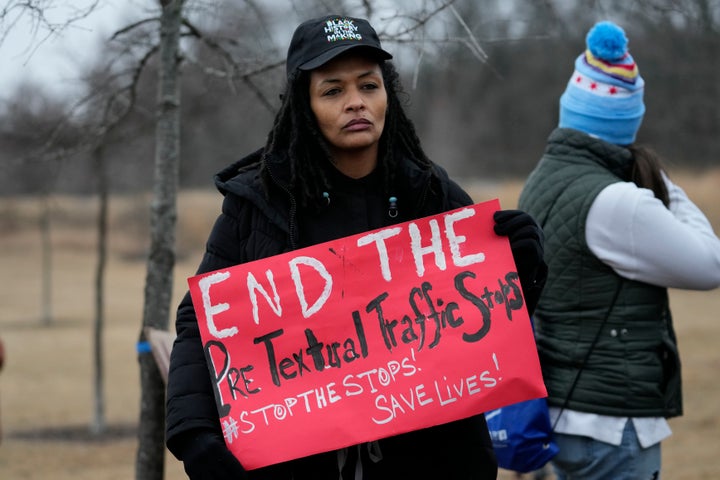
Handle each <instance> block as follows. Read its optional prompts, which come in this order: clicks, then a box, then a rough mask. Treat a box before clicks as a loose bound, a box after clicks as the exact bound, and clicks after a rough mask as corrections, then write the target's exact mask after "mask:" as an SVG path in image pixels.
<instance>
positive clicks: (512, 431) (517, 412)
mask: <svg viewBox="0 0 720 480" xmlns="http://www.w3.org/2000/svg"><path fill="white" fill-rule="evenodd" d="M485 420H486V421H487V425H488V430H490V438H491V439H492V442H493V448H494V449H495V455H496V456H497V460H498V465H499V466H500V467H501V468H504V469H506V470H512V471H515V472H521V473H528V472H532V471H533V470H539V469H541V468H542V467H543V466H545V464H546V463H547V462H549V461H550V460H551V459H552V458H553V457H554V456H555V455H557V452H558V446H557V444H556V443H555V442H554V441H553V438H552V426H551V425H550V415H549V413H548V406H547V400H546V399H545V398H536V399H534V400H527V401H524V402H519V403H514V404H512V405H508V406H505V407H502V408H498V409H497V410H492V411H489V412H486V413H485Z"/></svg>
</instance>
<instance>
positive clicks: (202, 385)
mask: <svg viewBox="0 0 720 480" xmlns="http://www.w3.org/2000/svg"><path fill="white" fill-rule="evenodd" d="M260 156H261V152H255V153H254V154H252V155H250V156H249V157H247V158H245V159H243V160H241V161H239V162H237V163H235V164H233V165H231V166H230V167H228V168H227V169H225V170H224V171H222V172H220V173H219V174H218V175H217V176H216V179H215V180H216V185H217V187H218V189H219V190H220V191H221V192H222V193H223V195H224V196H225V199H224V202H223V207H222V214H221V215H220V216H219V218H218V219H217V221H216V223H215V226H214V228H213V229H212V232H211V234H210V237H209V239H208V242H207V249H206V253H205V255H204V258H203V260H202V263H201V264H200V267H199V269H198V273H205V272H209V271H213V270H217V269H221V268H227V267H228V266H232V265H237V264H240V263H244V262H248V261H252V260H257V259H261V258H265V257H268V256H271V255H276V254H280V253H283V252H286V251H289V250H293V249H296V248H299V247H303V246H306V245H312V244H316V243H319V242H322V241H328V240H332V239H335V238H340V237H343V236H348V235H352V234H356V233H360V232H363V231H367V230H369V229H374V228H381V227H384V226H387V225H391V224H394V223H398V222H403V221H409V220H412V219H416V218H420V217H423V216H426V215H431V214H437V213H441V212H443V211H447V210H452V209H455V208H459V207H461V206H466V205H470V204H471V203H472V200H471V198H470V197H469V196H468V194H467V193H466V192H465V191H463V190H462V189H461V188H460V187H459V186H458V185H457V184H456V183H454V182H453V181H452V180H450V179H449V178H448V176H447V174H446V173H445V171H444V170H442V169H441V168H440V167H438V166H434V167H433V168H432V169H425V170H424V169H422V168H420V167H419V166H417V165H416V164H415V163H414V162H411V161H405V162H402V164H401V167H400V172H399V173H398V175H397V176H396V178H398V179H404V180H403V182H402V183H400V182H396V192H394V193H393V196H395V197H397V199H398V201H397V206H398V210H397V213H398V215H397V216H396V217H391V216H390V215H388V213H389V211H388V199H387V198H386V197H385V196H384V194H383V191H382V188H381V187H382V181H380V179H379V178H374V175H379V174H378V173H375V174H371V175H370V176H369V177H367V178H364V179H361V180H352V179H348V178H346V177H344V176H342V175H341V174H339V173H337V172H335V173H332V172H328V175H329V182H330V184H331V185H333V188H332V190H331V191H329V192H328V193H329V202H327V203H322V202H321V203H320V205H321V206H320V207H318V208H317V209H302V208H298V206H297V205H296V203H295V201H294V199H293V197H292V195H290V194H289V191H288V190H287V188H286V187H284V186H283V185H284V184H285V182H286V181H287V175H288V174H287V172H286V171H285V170H284V169H283V168H282V162H281V161H279V160H278V161H275V162H272V161H271V162H270V163H269V173H270V178H271V180H272V181H271V182H270V185H269V191H268V192H267V195H266V194H265V192H264V190H263V185H262V182H261V179H260V170H259V160H260ZM393 213H394V212H393ZM524 293H525V297H526V300H527V302H528V305H530V304H531V303H532V304H533V305H534V303H535V302H536V299H537V296H538V295H539V290H538V291H537V292H524ZM176 330H177V340H176V342H175V345H174V348H173V351H172V356H171V361H170V373H169V383H168V392H167V445H168V448H169V449H170V451H171V452H173V453H174V454H175V456H176V457H178V458H179V459H181V460H184V459H185V457H186V456H188V455H190V454H191V453H190V450H191V449H192V448H194V447H193V439H194V438H195V437H197V436H198V435H199V434H201V433H202V434H205V433H207V432H214V434H215V435H216V436H220V425H219V421H218V412H217V410H216V405H215V400H214V397H213V389H212V386H211V383H210V376H209V374H208V369H207V365H206V363H205V357H204V354H203V348H202V344H201V340H200V333H199V330H198V326H197V319H196V317H195V312H194V309H193V306H192V302H191V299H190V296H189V295H186V296H185V298H184V299H183V301H182V302H181V304H180V306H179V309H178V314H177V322H176ZM377 446H379V449H380V453H381V456H382V460H379V461H377V462H375V461H372V460H370V452H369V450H368V449H367V448H357V449H355V448H351V449H348V451H347V452H344V453H348V454H349V457H348V458H347V459H346V460H345V461H343V462H341V463H344V464H346V465H347V468H346V470H348V469H354V465H355V463H356V459H357V455H358V454H359V455H361V462H362V466H363V471H364V478H371V479H383V478H388V479H390V478H442V479H494V478H496V476H497V464H496V460H495V455H494V453H493V449H492V444H491V442H490V438H489V435H488V430H487V425H486V423H485V419H484V417H483V416H482V415H478V416H475V417H472V418H468V419H465V420H460V421H456V422H452V423H449V424H446V425H440V426H436V427H432V428H428V429H424V430H420V431H416V432H410V433H406V434H403V435H399V436H396V437H392V438H387V439H383V440H380V441H379V442H378V445H376V446H375V447H377ZM358 452H359V453H358ZM186 465H187V463H186ZM344 472H345V475H344V478H353V477H352V475H347V474H348V473H349V471H345V470H344ZM197 478H201V477H197ZM202 478H215V477H211V476H207V477H202ZM218 478H220V477H218ZM247 478H273V479H288V480H290V479H293V480H298V479H304V478H308V479H309V478H312V479H324V478H328V479H337V478H340V472H339V467H338V452H327V453H323V454H319V455H313V456H311V457H307V458H304V459H298V460H294V461H290V462H286V463H283V464H279V465H275V466H271V467H267V468H262V469H259V470H252V471H249V472H247Z"/></svg>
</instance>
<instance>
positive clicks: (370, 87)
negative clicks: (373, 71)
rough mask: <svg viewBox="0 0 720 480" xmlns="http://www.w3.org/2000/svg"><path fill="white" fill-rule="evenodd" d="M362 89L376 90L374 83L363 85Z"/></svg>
mask: <svg viewBox="0 0 720 480" xmlns="http://www.w3.org/2000/svg"><path fill="white" fill-rule="evenodd" d="M362 88H363V89H364V90H375V89H376V88H378V86H377V85H376V84H374V83H366V84H365V85H363V87H362Z"/></svg>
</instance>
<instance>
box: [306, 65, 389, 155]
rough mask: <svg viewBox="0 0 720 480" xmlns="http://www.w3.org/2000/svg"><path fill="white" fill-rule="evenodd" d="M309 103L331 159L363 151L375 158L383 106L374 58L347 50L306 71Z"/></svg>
mask: <svg viewBox="0 0 720 480" xmlns="http://www.w3.org/2000/svg"><path fill="white" fill-rule="evenodd" d="M310 107H311V109H312V111H313V113H314V114H315V118H316V119H317V122H318V126H319V127H320V132H321V133H322V135H323V136H324V137H325V140H327V142H328V143H329V144H330V149H331V153H332V154H333V158H334V160H336V161H337V160H339V159H340V158H345V157H348V156H350V157H352V156H354V155H355V154H358V155H359V156H360V157H367V155H365V154H366V153H374V155H375V160H377V148H378V142H379V141H380V136H381V135H382V132H383V128H384V127H385V111H386V110H387V92H386V91H385V84H384V83H383V77H382V72H381V70H380V65H379V64H378V63H377V62H375V61H373V60H371V59H369V58H366V57H363V56H360V55H354V54H352V53H351V54H346V55H340V56H339V57H337V58H335V59H333V60H331V61H330V62H328V63H326V64H325V65H323V66H322V67H320V68H317V69H315V70H313V71H312V72H310ZM373 167H374V165H373Z"/></svg>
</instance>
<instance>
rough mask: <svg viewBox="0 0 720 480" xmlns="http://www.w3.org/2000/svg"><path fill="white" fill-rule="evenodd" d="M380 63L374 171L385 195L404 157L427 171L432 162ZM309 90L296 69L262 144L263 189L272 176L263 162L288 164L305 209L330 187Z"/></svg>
mask: <svg viewBox="0 0 720 480" xmlns="http://www.w3.org/2000/svg"><path fill="white" fill-rule="evenodd" d="M379 63H380V69H381V71H382V76H383V83H384V84H385V90H386V92H387V99H388V105H387V112H386V115H385V127H384V129H383V133H382V136H381V137H380V144H379V149H378V167H379V168H380V169H381V170H382V172H383V182H384V189H385V191H386V192H389V191H390V190H391V189H392V188H393V185H394V183H395V173H396V171H397V165H398V163H399V161H400V159H401V158H407V159H409V160H411V161H413V162H415V163H416V164H417V165H419V166H420V167H421V168H423V169H429V168H431V162H430V160H429V159H428V157H427V155H426V154H425V152H424V151H423V149H422V147H421V145H420V140H419V138H418V136H417V134H416V132H415V127H414V125H413V123H412V121H411V120H410V119H409V118H408V117H407V115H406V114H405V111H404V109H403V106H402V102H401V100H400V95H401V94H403V93H404V92H403V90H402V85H401V82H400V76H399V74H398V72H397V70H396V69H395V66H394V65H393V64H392V62H389V61H380V62H379ZM309 90H310V73H309V72H306V71H299V70H298V71H295V72H294V73H292V74H291V75H290V76H289V78H288V83H287V86H286V87H285V93H284V94H283V95H282V105H281V106H280V110H279V111H278V113H277V115H276V116H275V122H274V124H273V128H272V130H271V131H270V133H269V134H268V138H267V143H266V144H265V150H264V154H263V161H262V170H261V171H262V175H263V181H264V182H265V184H266V186H267V184H268V181H269V175H270V173H269V170H268V164H267V159H268V158H270V157H271V156H272V157H279V158H281V159H282V160H283V161H287V162H288V164H289V168H290V184H289V187H290V189H291V191H292V193H293V194H294V195H296V197H297V199H298V200H299V203H300V204H301V205H303V206H307V205H309V204H312V203H314V202H319V201H320V199H322V194H323V192H324V191H326V189H327V188H328V187H329V185H328V179H327V175H326V174H325V172H324V169H325V167H326V165H327V163H325V162H329V161H330V150H329V147H328V144H327V142H326V140H325V138H324V137H323V135H322V133H321V132H320V129H319V128H318V125H317V121H316V119H315V115H314V114H313V112H312V109H311V108H310V91H309Z"/></svg>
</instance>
